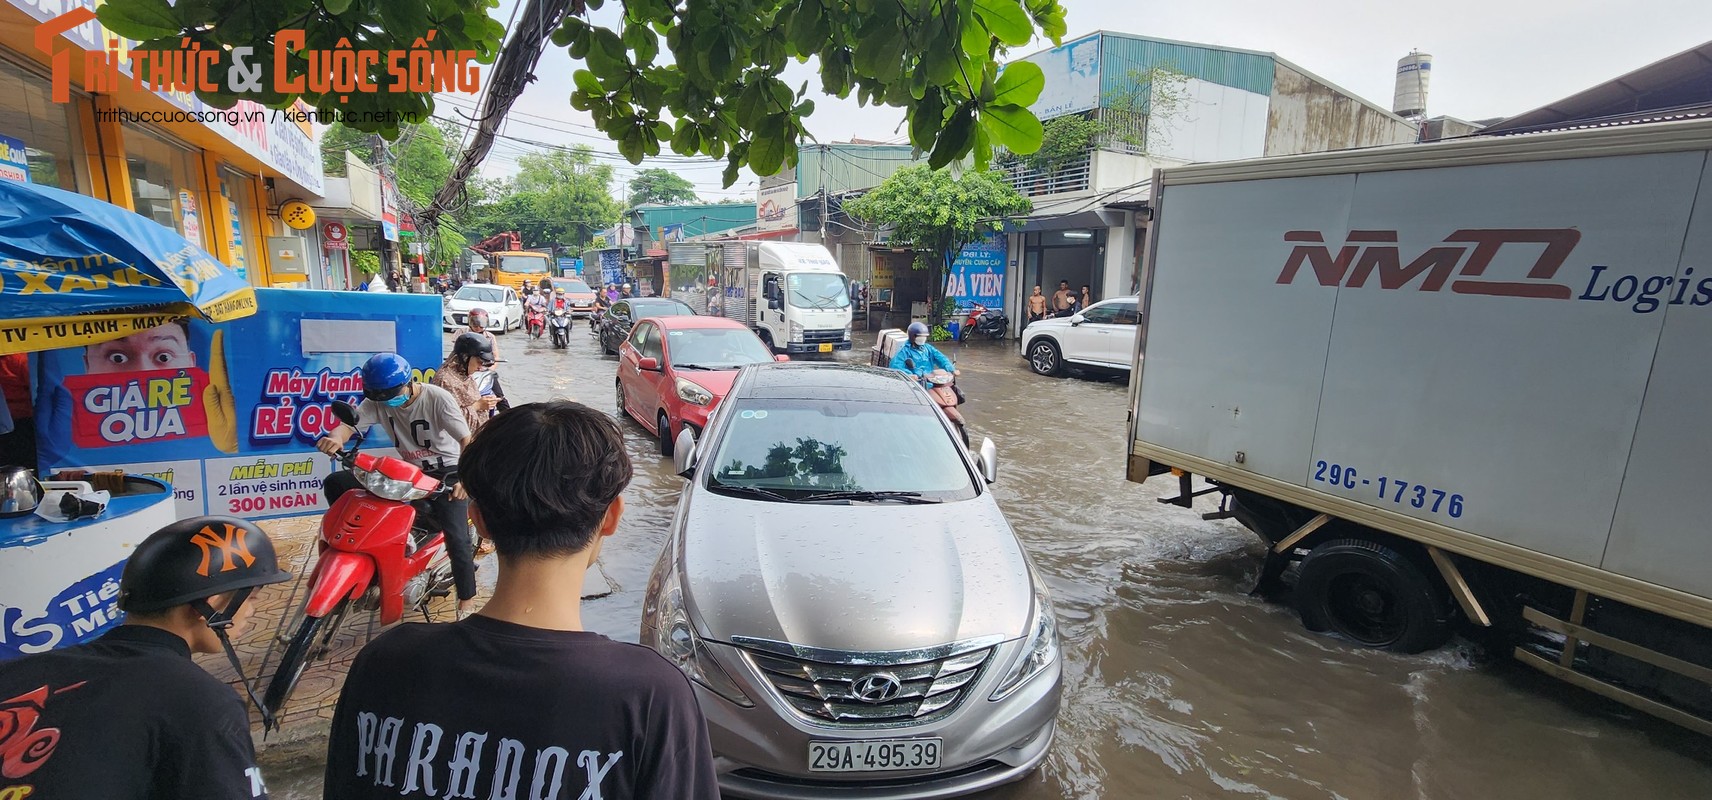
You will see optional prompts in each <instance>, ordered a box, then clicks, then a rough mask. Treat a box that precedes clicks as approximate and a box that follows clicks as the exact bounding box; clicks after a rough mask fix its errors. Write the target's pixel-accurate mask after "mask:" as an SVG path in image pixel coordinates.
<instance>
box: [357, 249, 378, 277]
mask: <svg viewBox="0 0 1712 800" xmlns="http://www.w3.org/2000/svg"><path fill="white" fill-rule="evenodd" d="M351 266H353V267H355V268H356V269H357V271H358V272H360V273H362V274H364V275H375V274H378V273H379V272H380V253H377V252H375V251H373V250H352V251H351Z"/></svg>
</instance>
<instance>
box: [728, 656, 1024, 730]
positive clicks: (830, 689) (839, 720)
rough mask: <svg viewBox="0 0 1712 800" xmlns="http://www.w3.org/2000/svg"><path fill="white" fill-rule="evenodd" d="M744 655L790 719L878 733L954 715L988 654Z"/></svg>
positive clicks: (978, 675)
mask: <svg viewBox="0 0 1712 800" xmlns="http://www.w3.org/2000/svg"><path fill="white" fill-rule="evenodd" d="M744 651H745V653H746V654H747V655H748V657H749V659H750V660H751V661H752V662H753V663H754V665H755V666H756V668H757V669H759V670H760V671H761V674H762V675H763V676H765V677H766V678H767V682H768V683H770V684H771V685H772V687H773V688H774V689H776V690H778V693H779V696H780V698H781V699H783V700H784V701H785V703H786V704H787V705H789V706H790V707H791V708H792V709H793V710H795V711H796V712H797V713H799V714H801V715H803V716H805V717H808V718H809V719H811V720H815V721H822V722H832V723H836V724H839V725H856V726H876V727H884V726H897V725H914V724H920V723H924V722H931V721H933V720H936V719H939V718H941V717H944V716H947V715H949V714H950V713H951V712H952V711H954V710H956V708H957V706H958V704H959V703H961V702H962V701H963V699H964V697H965V695H967V694H968V692H969V689H970V687H972V686H973V685H974V684H975V682H976V680H977V679H978V678H979V677H980V676H981V670H982V667H984V666H985V665H986V663H987V660H988V658H989V657H990V656H991V655H992V653H993V647H992V646H991V645H985V646H981V647H979V648H978V649H963V650H962V651H961V652H952V653H950V654H943V655H941V654H935V653H921V654H909V655H903V656H897V657H887V656H889V655H890V654H861V653H819V652H815V653H808V654H803V653H800V652H799V654H796V655H785V654H783V653H781V652H778V648H771V647H769V648H766V649H759V648H755V647H745V648H744ZM805 656H806V657H805ZM875 656H878V657H875ZM876 684H878V685H882V686H884V685H888V684H895V686H896V690H895V692H882V693H880V694H881V695H882V696H881V697H880V698H876V697H875V693H874V692H873V691H872V689H873V687H874V686H875V685H876ZM864 688H867V689H869V692H868V698H867V699H864V697H863V696H862V691H861V690H862V689H864ZM888 694H889V695H890V696H884V695H888Z"/></svg>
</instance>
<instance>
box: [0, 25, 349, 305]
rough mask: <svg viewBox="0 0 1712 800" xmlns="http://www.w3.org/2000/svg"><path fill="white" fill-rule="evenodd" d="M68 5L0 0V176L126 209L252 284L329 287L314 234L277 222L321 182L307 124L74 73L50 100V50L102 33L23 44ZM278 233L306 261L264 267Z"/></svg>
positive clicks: (91, 41)
mask: <svg viewBox="0 0 1712 800" xmlns="http://www.w3.org/2000/svg"><path fill="white" fill-rule="evenodd" d="M79 7H81V8H89V9H93V8H94V7H95V0H0V180H25V181H29V182H32V183H39V184H45V185H50V186H55V187H58V188H61V189H66V190H70V191H76V192H79V193H82V194H88V195H91V196H93V197H97V198H99V199H102V200H105V201H107V202H110V203H113V204H115V205H118V206H121V207H123V208H129V209H131V210H133V211H136V212H137V213H138V214H141V215H143V216H145V217H148V218H149V219H152V220H154V221H155V222H158V223H160V224H161V225H163V226H166V227H168V228H171V229H172V230H174V231H177V232H178V233H180V234H182V235H183V236H184V237H185V238H187V239H189V240H191V241H193V242H195V243H197V244H198V245H200V246H201V247H202V248H203V249H205V250H207V251H208V252H209V253H210V254H212V255H213V256H214V257H215V258H217V259H219V260H220V261H221V262H223V263H226V264H228V265H230V266H232V267H233V268H234V269H235V270H236V271H238V272H239V274H241V275H243V276H244V277H245V279H246V280H248V281H249V282H250V284H251V285H254V286H262V287H266V286H281V287H307V286H311V285H317V284H318V285H320V286H328V285H331V284H332V283H333V281H330V280H325V278H326V277H328V273H329V272H330V269H328V267H329V266H330V265H326V264H323V263H322V262H321V259H320V258H319V252H320V243H319V241H318V237H317V236H315V235H314V234H313V232H311V233H308V234H305V233H303V232H299V231H293V230H289V229H288V228H286V227H285V226H284V225H283V224H282V223H281V221H280V220H279V218H278V216H277V213H278V209H279V207H280V206H281V204H283V203H285V202H287V201H289V200H293V199H302V200H305V201H312V200H315V199H318V198H319V193H320V192H321V191H322V189H323V186H324V176H323V175H322V172H321V164H320V157H319V150H318V147H317V146H316V143H315V133H314V131H313V129H312V128H308V127H306V126H302V125H298V124H296V123H295V122H293V121H290V120H288V119H286V118H283V117H281V116H279V115H275V114H272V112H270V111H268V110H267V109H263V108H262V107H260V106H257V105H255V104H254V103H244V102H240V103H239V105H238V106H237V107H235V108H234V109H231V110H229V111H227V110H219V109H213V108H211V107H209V106H207V105H206V104H204V103H202V102H201V101H200V100H198V99H196V98H194V97H191V96H186V95H174V94H170V93H155V92H152V91H148V90H146V89H141V88H138V87H136V86H134V85H132V84H131V83H130V81H128V80H121V81H120V82H119V85H117V86H115V87H113V88H112V90H111V92H110V93H96V94H85V93H81V92H79V91H78V90H79V89H80V88H82V87H83V82H82V80H81V77H80V75H81V70H74V71H73V74H72V76H71V77H70V79H69V82H70V87H71V92H70V97H69V102H55V101H54V99H53V82H52V77H53V76H52V72H51V70H50V64H51V60H52V56H51V55H50V53H62V54H63V53H64V52H65V51H68V50H69V51H71V56H72V57H71V58H70V59H67V61H68V63H72V64H79V65H80V64H81V59H80V53H79V52H78V51H88V50H95V49H102V48H103V47H104V46H105V42H106V40H107V39H108V38H109V37H110V36H111V34H110V33H109V32H107V31H106V30H105V29H104V28H102V27H101V26H100V25H99V24H97V23H88V24H84V25H80V26H76V27H74V28H72V29H70V30H67V31H63V32H62V33H61V34H60V35H59V36H57V37H53V38H52V39H50V40H47V41H46V45H47V50H46V51H44V50H43V49H42V46H41V45H42V43H40V42H37V41H35V33H36V31H37V26H38V24H40V23H42V22H45V21H47V20H50V19H52V18H54V17H56V16H58V15H60V14H62V13H65V12H66V11H69V10H72V9H74V8H79ZM121 71H122V72H124V73H128V72H129V67H128V66H126V67H122V68H121ZM185 112H188V113H185ZM214 112H219V113H221V114H229V115H228V116H225V117H219V116H216V115H215V113H214ZM174 114H176V115H177V116H176V118H175V117H173V116H172V115H174ZM145 117H146V119H144V118H145ZM279 236H293V237H297V238H301V239H304V240H305V242H306V245H308V246H306V247H305V248H304V250H305V251H306V252H309V253H314V254H316V257H315V258H314V259H313V263H311V264H308V265H307V268H305V267H301V266H300V267H298V268H297V269H281V270H279V273H278V274H275V270H273V269H272V267H273V266H274V265H273V263H272V261H273V259H272V258H270V247H269V238H270V237H279ZM306 260H307V259H306ZM280 266H282V267H284V266H287V265H283V264H282V265H280ZM317 278H323V280H316V279H317Z"/></svg>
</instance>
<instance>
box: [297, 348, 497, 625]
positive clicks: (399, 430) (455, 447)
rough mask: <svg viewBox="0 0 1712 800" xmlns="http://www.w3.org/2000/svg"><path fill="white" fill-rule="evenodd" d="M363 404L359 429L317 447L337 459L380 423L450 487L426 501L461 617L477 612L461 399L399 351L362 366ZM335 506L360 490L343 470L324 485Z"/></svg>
mask: <svg viewBox="0 0 1712 800" xmlns="http://www.w3.org/2000/svg"><path fill="white" fill-rule="evenodd" d="M362 378H363V400H362V402H361V403H358V404H357V428H356V429H355V430H353V429H352V428H351V427H349V426H347V425H340V426H339V427H337V428H335V429H334V430H332V431H331V432H329V433H328V434H327V435H326V436H323V437H321V439H320V440H319V441H317V442H316V443H315V447H316V449H318V450H320V451H321V452H323V453H326V454H327V455H330V456H337V455H338V453H339V451H340V450H342V449H344V447H345V443H346V442H348V441H350V440H351V437H352V436H354V435H356V432H357V430H367V429H368V428H369V427H370V426H373V425H380V426H381V427H382V428H384V429H385V430H386V433H387V435H388V436H390V437H392V443H393V446H394V447H396V448H397V449H398V457H399V458H402V459H404V460H406V461H412V462H415V463H417V464H419V465H421V466H422V469H423V470H424V471H425V472H427V473H428V474H429V475H431V476H433V477H434V478H436V479H438V480H439V481H440V482H441V483H443V484H446V485H449V486H451V487H452V493H451V495H450V496H447V495H444V494H442V495H437V496H436V497H435V499H433V500H430V501H428V506H429V509H430V511H431V512H432V513H433V515H434V518H435V519H437V520H439V521H440V522H441V524H443V525H444V526H445V532H446V553H447V555H449V556H450V557H451V559H452V580H453V582H454V583H455V584H457V589H458V614H459V616H460V617H462V616H463V615H465V614H468V613H469V612H470V611H472V610H474V608H475V596H476V567H475V557H474V553H473V551H474V547H475V545H474V543H473V542H472V541H470V509H469V505H470V503H469V495H467V494H465V493H464V486H463V484H462V483H461V482H459V480H458V457H459V456H460V455H461V454H462V453H463V451H464V447H465V446H466V445H468V444H469V441H470V426H469V423H468V422H467V421H466V420H465V419H464V411H463V409H462V408H460V407H459V406H458V400H457V398H455V397H453V396H452V393H451V392H448V391H446V390H445V389H442V388H440V387H438V386H435V385H433V384H431V383H421V382H419V381H417V380H416V378H415V375H414V373H413V371H412V370H411V368H410V362H408V361H406V360H404V357H403V356H400V355H398V354H397V353H381V354H379V355H376V356H374V357H372V358H370V359H369V360H368V362H367V363H365V364H363V369H362ZM322 486H323V488H324V490H325V491H326V494H327V502H328V504H329V505H331V504H332V503H333V502H335V501H336V500H338V498H339V496H340V495H342V494H344V493H345V492H347V491H350V490H351V489H355V488H358V483H357V479H356V478H355V477H354V476H352V475H351V473H349V472H347V471H345V470H339V471H337V472H334V473H333V474H332V475H330V476H328V478H327V480H326V481H325V482H324V483H323V484H322Z"/></svg>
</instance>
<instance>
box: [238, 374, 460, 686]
mask: <svg viewBox="0 0 1712 800" xmlns="http://www.w3.org/2000/svg"><path fill="white" fill-rule="evenodd" d="M333 414H334V416H336V417H337V418H338V419H339V421H341V422H343V423H345V424H346V425H349V426H351V427H353V428H354V427H356V423H357V414H356V410H355V409H353V408H351V406H350V405H349V404H347V403H344V402H335V403H333ZM362 438H363V437H362V435H361V434H360V433H359V434H357V435H356V436H355V437H353V438H352V439H351V441H350V443H349V444H348V445H347V446H346V448H345V449H344V450H343V451H341V452H340V453H339V456H338V459H339V464H340V465H341V466H342V467H343V468H344V469H346V470H348V471H349V472H350V474H351V475H352V476H353V477H355V478H356V480H357V482H358V484H359V485H360V487H361V488H356V489H352V490H350V491H347V492H345V493H344V494H343V495H341V496H340V497H339V498H338V499H337V500H336V501H334V503H333V506H332V508H330V509H328V510H327V514H326V516H324V517H322V519H321V535H320V537H319V539H318V540H317V542H316V547H317V557H316V561H315V567H314V569H313V571H311V572H310V573H309V576H308V590H307V591H306V592H305V593H304V597H303V606H302V608H301V609H300V610H299V612H298V617H297V618H299V619H301V620H302V621H301V622H300V623H299V624H298V625H297V629H296V632H295V633H293V634H292V635H291V638H290V639H289V640H287V642H286V647H285V655H284V656H283V657H282V658H281V660H280V663H279V668H278V669H276V670H275V671H274V674H273V678H272V680H271V681H270V682H269V683H268V687H267V693H266V695H265V696H264V697H263V701H262V702H263V705H265V706H266V707H267V709H268V711H269V712H270V713H275V714H277V713H278V712H279V710H280V709H281V708H282V707H284V706H285V702H286V700H287V699H289V698H290V697H291V692H292V690H293V689H295V688H297V682H298V679H300V678H302V677H303V671H304V669H305V668H306V667H308V666H309V664H310V663H312V662H314V661H316V660H319V659H321V658H324V657H325V656H326V655H327V653H328V651H329V650H331V645H332V642H333V638H334V636H335V635H336V634H337V633H338V631H339V628H340V627H341V626H342V625H343V623H344V621H345V618H346V616H347V615H349V614H350V612H352V611H371V612H372V611H377V610H378V611H379V612H380V620H379V621H380V624H381V625H391V624H392V623H395V622H397V621H399V620H400V619H402V618H403V617H404V613H405V611H406V610H414V611H420V612H421V613H422V616H423V618H424V619H427V620H428V621H430V622H432V621H433V620H432V619H431V618H430V617H429V615H428V603H429V602H430V601H432V600H433V599H434V598H437V597H445V596H447V595H449V594H451V593H452V591H453V582H452V568H451V560H450V557H449V556H448V555H447V553H446V539H445V534H444V532H443V530H442V528H441V526H440V525H439V524H438V521H437V520H433V519H432V515H431V514H422V513H419V510H420V509H419V506H418V504H419V503H421V502H423V501H427V500H431V499H434V498H436V497H439V496H440V495H442V494H445V493H447V492H449V491H451V490H450V488H448V487H446V486H445V485H443V484H442V483H441V482H440V481H438V480H436V479H435V478H433V477H431V476H429V475H428V474H427V473H425V472H423V471H422V469H421V468H420V467H418V466H416V465H414V464H411V463H410V462H408V461H404V460H401V459H397V458H392V457H388V456H375V455H370V454H368V453H361V452H358V450H359V448H360V447H361V443H362ZM294 596H295V593H294Z"/></svg>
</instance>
